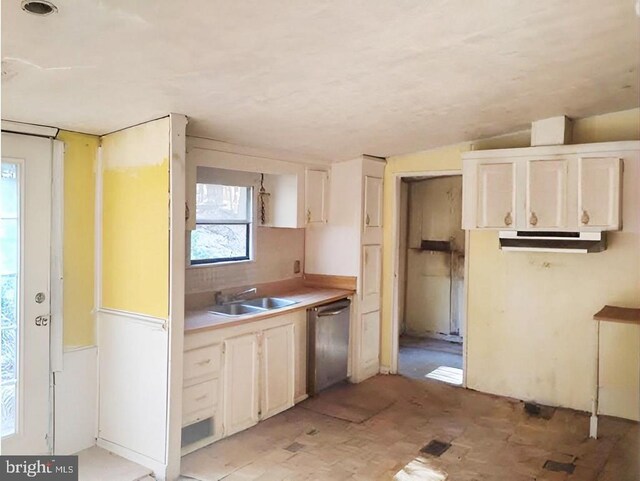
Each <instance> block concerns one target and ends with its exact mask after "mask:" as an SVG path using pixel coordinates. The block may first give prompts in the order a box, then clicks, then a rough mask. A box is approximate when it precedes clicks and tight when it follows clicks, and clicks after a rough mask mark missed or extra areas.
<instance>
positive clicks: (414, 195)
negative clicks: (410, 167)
mask: <svg viewBox="0 0 640 481" xmlns="http://www.w3.org/2000/svg"><path fill="white" fill-rule="evenodd" d="M399 180H400V182H399V184H398V187H399V190H400V192H399V196H396V199H397V200H398V201H399V205H398V207H399V216H398V236H397V248H398V252H397V257H396V259H397V260H398V265H397V273H398V276H397V278H396V282H397V286H396V292H397V297H396V299H397V305H396V313H395V314H396V316H397V330H396V332H397V346H398V350H397V353H398V354H397V370H396V372H397V373H398V374H400V375H403V376H406V377H410V378H413V379H420V380H427V379H433V380H436V381H442V382H446V383H449V384H453V385H458V386H461V385H463V384H464V382H463V377H464V371H463V368H464V363H463V351H464V349H463V344H464V338H465V332H464V327H465V304H466V303H465V293H466V290H465V265H466V263H465V259H466V245H467V239H466V234H465V231H464V230H463V229H462V227H461V226H462V176H461V175H439V176H436V177H434V176H428V177H427V176H420V177H403V178H401V179H399Z"/></svg>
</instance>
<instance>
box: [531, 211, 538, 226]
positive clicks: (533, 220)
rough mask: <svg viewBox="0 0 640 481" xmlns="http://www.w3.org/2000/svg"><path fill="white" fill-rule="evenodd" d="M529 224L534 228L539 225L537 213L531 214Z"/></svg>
mask: <svg viewBox="0 0 640 481" xmlns="http://www.w3.org/2000/svg"><path fill="white" fill-rule="evenodd" d="M529 224H531V225H532V226H536V225H538V216H537V215H536V213H535V212H531V217H529Z"/></svg>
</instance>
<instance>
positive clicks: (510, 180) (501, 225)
mask: <svg viewBox="0 0 640 481" xmlns="http://www.w3.org/2000/svg"><path fill="white" fill-rule="evenodd" d="M514 186H515V165H514V164H513V163H495V164H480V165H478V205H477V206H476V209H477V216H476V219H477V224H478V225H477V226H478V227H479V228H489V229H515V227H516V218H515V217H516V215H515V188H514Z"/></svg>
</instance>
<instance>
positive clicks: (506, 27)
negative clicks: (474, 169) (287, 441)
mask: <svg viewBox="0 0 640 481" xmlns="http://www.w3.org/2000/svg"><path fill="white" fill-rule="evenodd" d="M54 2H55V3H56V4H57V6H58V8H59V12H58V13H57V14H55V15H50V16H47V17H36V16H33V15H30V14H27V13H25V12H23V11H21V9H20V1H19V0H3V1H2V117H3V118H4V119H9V120H18V121H24V122H32V123H39V124H46V125H53V126H56V127H61V128H65V129H71V130H77V131H81V132H88V133H96V134H103V133H107V132H110V131H113V130H117V129H120V128H123V127H126V126H129V125H132V124H136V123H139V122H142V121H145V120H149V119H153V118H156V117H159V116H162V115H165V114H166V113H168V112H177V113H183V114H186V115H188V116H189V117H190V119H191V120H190V123H189V127H188V132H189V133H190V134H191V135H197V136H202V137H209V138H213V139H217V140H223V141H227V142H232V143H236V144H241V145H247V146H255V147H266V148H272V149H280V150H288V151H291V152H298V153H300V154H304V155H305V156H306V157H317V158H319V159H328V160H340V159H346V158H351V157H355V156H356V155H359V154H361V153H366V154H371V155H376V156H387V155H391V154H399V153H405V152H411V151H416V150H421V149H425V148H430V147H434V146H439V145H444V144H449V143H453V142H458V141H461V140H465V139H475V138H480V137H485V136H490V135H496V134H501V133H505V132H509V131H513V130H517V129H520V128H524V127H526V126H527V125H528V124H529V123H530V122H531V121H532V120H535V119H539V118H545V117H550V116H555V115H561V114H567V115H569V116H573V117H583V116H587V115H592V114H598V113H603V112H610V111H615V110H622V109H627V108H632V107H636V106H638V104H639V100H638V96H639V91H638V83H639V77H638V62H639V50H638V49H639V47H638V46H639V45H640V21H639V19H638V17H637V16H636V15H635V12H634V1H633V0H607V1H602V0H571V1H567V0H536V1H531V0H474V1H469V0H449V1H445V0H379V1H371V0H361V1H357V0H352V1H343V0H335V1H323V0H315V1H282V0H279V1H276V0H260V1H239V2H236V1H232V0H226V1H213V0H200V1H197V0H189V1H175V0H155V1H152V0H147V1H133V0H54Z"/></svg>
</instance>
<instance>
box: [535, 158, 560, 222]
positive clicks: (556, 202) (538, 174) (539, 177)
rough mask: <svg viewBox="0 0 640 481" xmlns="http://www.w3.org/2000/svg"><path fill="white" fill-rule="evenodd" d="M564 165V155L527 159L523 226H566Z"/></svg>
mask: <svg viewBox="0 0 640 481" xmlns="http://www.w3.org/2000/svg"><path fill="white" fill-rule="evenodd" d="M567 168H568V164H567V160H564V159H561V160H531V161H529V162H528V163H527V210H526V215H527V219H526V223H527V224H526V225H527V228H529V229H551V228H554V229H557V228H566V227H567Z"/></svg>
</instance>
